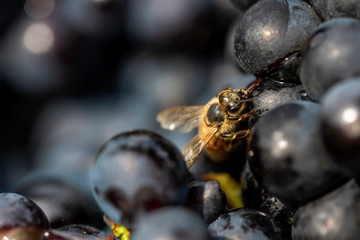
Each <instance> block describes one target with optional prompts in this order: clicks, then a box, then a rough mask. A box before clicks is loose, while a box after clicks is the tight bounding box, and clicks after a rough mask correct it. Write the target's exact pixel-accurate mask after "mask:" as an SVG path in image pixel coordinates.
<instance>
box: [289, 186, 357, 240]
mask: <svg viewBox="0 0 360 240" xmlns="http://www.w3.org/2000/svg"><path fill="white" fill-rule="evenodd" d="M359 196H360V188H359V186H358V185H357V183H356V182H355V181H354V180H352V181H350V182H348V183H347V184H346V185H344V186H342V187H340V188H338V189H336V190H334V191H333V192H331V193H329V194H327V195H325V196H324V197H322V198H320V199H317V200H315V201H313V202H310V203H308V204H306V205H304V206H302V207H300V208H299V209H298V211H297V212H296V215H295V219H294V224H293V227H292V239H293V240H301V239H307V240H322V239H326V240H333V239H334V240H335V239H336V240H337V239H347V240H352V239H354V240H355V239H358V238H359V234H360V226H359V224H360V223H359V221H358V219H359V217H360V216H359V214H360V212H359V209H360V201H359V200H360V199H359Z"/></svg>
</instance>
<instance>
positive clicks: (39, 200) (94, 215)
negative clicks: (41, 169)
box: [13, 175, 104, 228]
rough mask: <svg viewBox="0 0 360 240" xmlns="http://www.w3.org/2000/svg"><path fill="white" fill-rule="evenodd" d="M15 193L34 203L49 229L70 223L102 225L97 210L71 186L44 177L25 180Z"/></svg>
mask: <svg viewBox="0 0 360 240" xmlns="http://www.w3.org/2000/svg"><path fill="white" fill-rule="evenodd" d="M13 191H14V192H16V193H18V194H21V195H23V196H25V197H27V198H29V199H31V200H32V201H34V202H35V203H36V204H37V205H38V206H39V207H40V208H41V209H42V210H43V211H44V213H45V214H46V216H47V218H48V220H49V222H50V225H51V227H52V228H57V227H60V226H64V225H67V224H71V223H82V224H92V225H96V226H99V227H102V226H103V225H104V224H103V223H102V221H101V222H100V221H99V219H100V220H101V219H102V218H101V215H99V212H98V209H97V208H96V207H95V206H94V204H92V202H91V201H90V200H89V199H88V198H87V197H86V196H85V195H84V194H83V193H82V192H80V191H79V190H78V189H76V188H75V187H74V186H71V185H69V184H66V183H65V182H64V181H61V180H59V179H54V178H51V177H49V176H46V175H37V176H32V178H31V179H30V178H25V179H24V180H23V181H22V182H21V184H18V185H17V186H16V187H15V188H14V189H13Z"/></svg>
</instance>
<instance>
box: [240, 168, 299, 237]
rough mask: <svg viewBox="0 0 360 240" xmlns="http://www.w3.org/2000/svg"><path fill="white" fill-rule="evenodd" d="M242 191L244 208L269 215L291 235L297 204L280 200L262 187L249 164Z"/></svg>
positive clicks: (243, 177)
mask: <svg viewBox="0 0 360 240" xmlns="http://www.w3.org/2000/svg"><path fill="white" fill-rule="evenodd" d="M241 187H242V188H241V191H242V199H243V202H244V206H245V207H248V208H253V209H256V210H259V211H262V212H265V213H267V214H268V215H269V216H271V217H273V218H274V219H275V220H276V221H278V222H279V223H281V224H282V225H283V226H284V227H285V228H286V230H287V231H288V232H289V233H290V228H291V224H292V222H293V219H294V215H295V212H296V209H297V206H296V204H293V203H290V202H289V201H286V200H284V199H279V198H278V197H277V196H275V195H274V194H271V193H269V192H267V191H265V189H263V188H262V187H260V186H259V184H258V183H257V182H256V180H255V179H254V177H253V175H252V173H251V171H250V169H249V164H246V165H245V167H244V169H243V171H242V176H241Z"/></svg>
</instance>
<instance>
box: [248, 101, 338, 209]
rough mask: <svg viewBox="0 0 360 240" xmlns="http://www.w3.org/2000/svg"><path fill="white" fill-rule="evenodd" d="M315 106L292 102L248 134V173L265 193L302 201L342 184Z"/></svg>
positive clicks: (257, 124)
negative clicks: (327, 149)
mask: <svg viewBox="0 0 360 240" xmlns="http://www.w3.org/2000/svg"><path fill="white" fill-rule="evenodd" d="M319 121H320V120H319V104H317V103H313V102H308V101H293V102H289V103H286V104H283V105H281V106H279V107H277V108H275V109H273V110H272V111H270V112H268V113H267V114H266V115H264V116H263V117H262V118H260V119H259V120H258V121H257V122H256V124H255V126H254V129H253V131H252V135H251V142H250V147H249V152H248V161H249V166H250V170H251V172H252V173H253V175H254V177H255V179H256V181H257V182H258V183H259V185H260V186H261V187H263V188H264V189H265V190H266V191H268V192H270V193H272V194H274V195H276V196H279V197H280V198H284V199H287V200H289V201H295V202H300V201H305V200H309V199H311V198H313V197H316V196H319V195H320V194H323V193H324V192H326V191H329V190H331V189H333V188H334V187H335V186H337V185H338V184H339V183H341V182H342V181H343V176H342V175H341V173H340V171H339V169H338V168H337V167H335V166H334V165H333V164H332V158H331V156H330V155H329V154H328V152H327V151H326V150H325V147H324V143H323V142H322V141H321V136H320V127H319V125H320V123H319Z"/></svg>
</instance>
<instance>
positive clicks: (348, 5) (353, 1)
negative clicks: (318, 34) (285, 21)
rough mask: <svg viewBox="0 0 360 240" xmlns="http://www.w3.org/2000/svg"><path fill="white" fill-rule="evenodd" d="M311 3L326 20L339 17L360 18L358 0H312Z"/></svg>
mask: <svg viewBox="0 0 360 240" xmlns="http://www.w3.org/2000/svg"><path fill="white" fill-rule="evenodd" d="M310 4H311V5H312V6H313V8H314V10H315V11H316V12H317V13H318V14H319V15H320V17H321V18H322V19H325V20H329V19H331V18H337V17H355V18H360V5H359V1H357V0H341V1H338V0H310Z"/></svg>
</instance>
